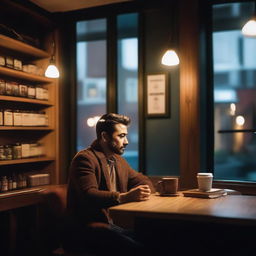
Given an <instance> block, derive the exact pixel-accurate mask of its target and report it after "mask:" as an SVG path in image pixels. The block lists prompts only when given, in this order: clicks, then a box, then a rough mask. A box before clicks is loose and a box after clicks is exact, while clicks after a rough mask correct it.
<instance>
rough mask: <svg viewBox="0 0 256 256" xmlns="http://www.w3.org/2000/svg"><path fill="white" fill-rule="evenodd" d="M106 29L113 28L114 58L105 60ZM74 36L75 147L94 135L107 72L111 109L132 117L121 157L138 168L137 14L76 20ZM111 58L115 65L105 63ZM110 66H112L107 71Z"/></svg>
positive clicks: (101, 111) (104, 102) (102, 105)
mask: <svg viewBox="0 0 256 256" xmlns="http://www.w3.org/2000/svg"><path fill="white" fill-rule="evenodd" d="M111 26H112V27H111ZM113 26H116V27H113ZM108 29H111V30H112V31H114V30H116V31H117V41H116V44H115V46H114V47H115V48H114V49H115V50H116V52H117V60H116V61H115V60H112V59H111V57H112V56H109V60H108V61H107V45H108V44H110V43H111V42H112V40H109V38H107V30H108ZM76 37H77V45H76V49H77V52H76V59H77V64H76V66H77V148H76V150H77V151H79V150H81V149H82V148H85V147H88V146H89V145H90V144H91V142H92V141H93V140H94V139H95V138H96V132H95V124H96V122H97V120H98V118H99V117H100V116H101V115H103V114H105V113H106V112H107V101H108V99H107V86H108V85H107V81H108V77H107V73H110V74H117V84H115V85H114V86H115V87H116V89H117V90H116V91H117V95H116V101H117V109H116V110H115V111H116V112H117V113H119V114H124V115H128V116H129V117H131V119H132V123H131V126H130V127H129V135H128V139H129V146H128V147H127V149H126V151H125V154H124V158H126V160H127V161H128V162H129V164H130V165H131V166H132V167H133V168H134V169H135V170H138V165H139V164H138V155H139V153H138V129H139V128H138V14H137V13H129V14H121V15H117V16H116V23H115V22H114V23H112V22H111V21H110V22H109V21H108V20H107V19H94V20H88V21H79V22H77V23H76ZM112 49H113V46H112ZM112 61H113V63H116V64H117V65H116V67H115V66H114V65H109V67H107V63H111V64H113V63H112ZM110 67H113V68H115V69H116V70H114V72H113V70H111V71H112V72H107V70H109V69H110ZM113 80H115V79H113Z"/></svg>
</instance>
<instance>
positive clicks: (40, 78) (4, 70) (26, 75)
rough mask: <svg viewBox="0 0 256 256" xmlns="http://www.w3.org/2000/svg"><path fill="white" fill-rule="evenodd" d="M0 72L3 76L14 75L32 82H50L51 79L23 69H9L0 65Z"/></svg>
mask: <svg viewBox="0 0 256 256" xmlns="http://www.w3.org/2000/svg"><path fill="white" fill-rule="evenodd" d="M0 74H1V75H4V76H9V77H14V78H18V79H23V80H27V81H32V82H38V83H51V82H52V81H53V80H52V79H50V78H47V77H44V76H38V75H34V74H30V73H26V72H23V71H19V70H15V69H11V68H5V67H0Z"/></svg>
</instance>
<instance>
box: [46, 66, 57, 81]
mask: <svg viewBox="0 0 256 256" xmlns="http://www.w3.org/2000/svg"><path fill="white" fill-rule="evenodd" d="M45 76H46V77H49V78H58V77H60V73H59V70H58V68H57V67H56V66H55V65H54V64H50V65H49V66H48V67H47V69H46V71H45Z"/></svg>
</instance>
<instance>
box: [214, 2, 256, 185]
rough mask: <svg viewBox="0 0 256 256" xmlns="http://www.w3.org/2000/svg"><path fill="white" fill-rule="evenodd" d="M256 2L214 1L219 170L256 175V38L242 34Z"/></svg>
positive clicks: (223, 174)
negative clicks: (223, 2) (219, 2)
mask: <svg viewBox="0 0 256 256" xmlns="http://www.w3.org/2000/svg"><path fill="white" fill-rule="evenodd" d="M253 10H254V3H253V2H243V3H228V4H219V5H214V6H213V32H212V40H213V69H214V70H213V73H214V86H213V89H214V175H215V178H216V179H221V180H235V181H253V182H255V181H256V158H255V156H256V133H255V131H256V38H246V37H244V36H243V35H242V33H241V29H242V26H243V24H244V23H245V22H246V21H247V20H249V19H250V18H251V17H252V15H253V13H252V12H253Z"/></svg>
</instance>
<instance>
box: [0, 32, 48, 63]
mask: <svg viewBox="0 0 256 256" xmlns="http://www.w3.org/2000/svg"><path fill="white" fill-rule="evenodd" d="M0 47H2V48H5V49H9V50H13V51H16V52H20V53H22V54H26V55H28V56H32V57H36V58H49V57H50V55H49V53H47V52H46V51H43V50H41V49H38V48H36V47H34V46H31V45H28V44H25V43H23V42H21V41H18V40H15V39H12V38H10V37H7V36H4V35H0Z"/></svg>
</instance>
